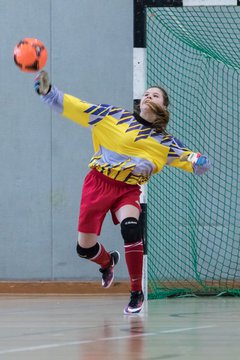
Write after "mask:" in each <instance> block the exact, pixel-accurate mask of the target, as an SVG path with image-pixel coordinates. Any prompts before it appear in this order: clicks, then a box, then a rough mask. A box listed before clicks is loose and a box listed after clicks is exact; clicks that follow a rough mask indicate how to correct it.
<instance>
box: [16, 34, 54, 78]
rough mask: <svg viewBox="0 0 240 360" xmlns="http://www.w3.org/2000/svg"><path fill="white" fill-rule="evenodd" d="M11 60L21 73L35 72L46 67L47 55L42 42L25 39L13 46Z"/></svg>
mask: <svg viewBox="0 0 240 360" xmlns="http://www.w3.org/2000/svg"><path fill="white" fill-rule="evenodd" d="M13 58H14V62H15V64H16V65H17V66H18V67H19V69H20V70H21V71H24V72H37V71H39V70H41V69H42V68H43V67H44V66H45V65H46V62H47V58H48V53H47V49H46V47H45V45H44V44H43V42H42V41H40V40H38V39H35V38H25V39H23V40H21V41H20V42H19V43H18V44H17V45H16V46H15V48H14V52H13Z"/></svg>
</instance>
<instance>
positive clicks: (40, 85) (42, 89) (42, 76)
mask: <svg viewBox="0 0 240 360" xmlns="http://www.w3.org/2000/svg"><path fill="white" fill-rule="evenodd" d="M34 90H35V91H36V93H37V94H38V95H47V94H48V93H49V91H50V90H51V84H50V81H49V77H48V73H47V72H46V71H45V70H42V71H40V73H39V74H38V75H37V77H36V78H35V79H34Z"/></svg>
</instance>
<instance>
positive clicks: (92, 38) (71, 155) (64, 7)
mask: <svg viewBox="0 0 240 360" xmlns="http://www.w3.org/2000/svg"><path fill="white" fill-rule="evenodd" d="M52 4H53V6H52V12H53V14H54V16H53V17H52V79H53V82H54V83H55V84H56V85H57V86H59V87H60V88H61V89H63V90H64V91H65V92H69V93H71V94H73V95H75V96H78V97H80V98H82V99H84V100H87V101H89V102H92V103H101V102H102V103H111V104H116V105H121V106H124V107H126V108H129V107H130V109H131V108H132V99H133V97H132V82H133V79H132V62H133V61H132V46H133V45H132V41H133V39H132V16H133V14H132V6H131V1H115V2H112V1H94V0H90V1H87V0H85V1H81V2H80V3H79V1H77V0H75V1H72V2H71V4H72V6H71V7H69V5H68V4H66V2H65V1H59V0H58V1H56V0H55V1H53V3H52ZM129 5H130V6H129ZM92 153H93V148H92V142H91V133H90V130H89V129H85V128H82V127H80V126H79V125H76V124H74V123H72V122H69V121H66V120H63V119H62V118H60V117H59V116H55V115H54V116H53V197H54V198H56V199H58V201H57V202H58V204H57V205H56V206H53V239H54V241H53V244H54V257H53V260H54V266H53V269H54V277H56V278H62V277H64V278H65V277H74V278H80V279H89V278H96V277H99V273H98V267H97V265H95V264H91V263H90V262H88V261H84V260H80V259H78V258H77V255H76V253H75V246H76V240H77V231H76V228H77V220H78V212H79V200H80V194H81V188H82V184H83V180H84V177H85V175H86V174H87V172H88V167H87V165H88V162H89V159H90V157H91V155H92ZM116 229H117V231H116ZM100 241H102V242H103V244H104V245H105V246H106V248H107V249H110V250H111V249H113V248H117V249H120V251H121V252H122V250H123V241H122V239H121V236H120V231H119V226H118V227H117V228H116V227H115V226H114V225H113V224H112V221H111V218H110V216H107V218H106V221H105V223H104V226H103V231H102V234H101V237H100ZM122 255H123V254H122ZM122 259H123V257H122ZM117 273H118V277H120V278H122V277H126V266H125V263H124V261H122V262H121V265H120V266H119V269H118V272H117Z"/></svg>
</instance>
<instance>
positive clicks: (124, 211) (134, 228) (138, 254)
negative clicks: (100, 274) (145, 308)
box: [115, 205, 144, 314]
mask: <svg viewBox="0 0 240 360" xmlns="http://www.w3.org/2000/svg"><path fill="white" fill-rule="evenodd" d="M115 215H116V217H117V219H118V221H119V222H120V223H121V233H122V236H123V239H124V249H125V258H126V263H127V268H128V273H129V276H130V283H131V299H130V303H129V304H128V306H127V307H126V308H125V310H124V313H125V314H129V313H137V312H140V311H141V309H142V305H143V300H144V297H143V292H142V267H143V242H142V229H141V227H140V223H139V221H138V219H139V215H140V211H139V209H138V208H137V207H135V206H133V205H124V206H122V207H121V208H120V209H119V210H118V211H117V212H116V213H115Z"/></svg>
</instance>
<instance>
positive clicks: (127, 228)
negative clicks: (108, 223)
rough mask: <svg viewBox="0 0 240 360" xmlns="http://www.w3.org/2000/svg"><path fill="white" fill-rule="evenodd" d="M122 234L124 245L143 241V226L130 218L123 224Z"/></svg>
mask: <svg viewBox="0 0 240 360" xmlns="http://www.w3.org/2000/svg"><path fill="white" fill-rule="evenodd" d="M121 234H122V237H123V239H124V244H129V243H134V242H137V241H139V240H141V225H140V223H139V221H138V220H137V219H136V218H134V217H128V218H126V219H124V220H123V221H122V222H121Z"/></svg>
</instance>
